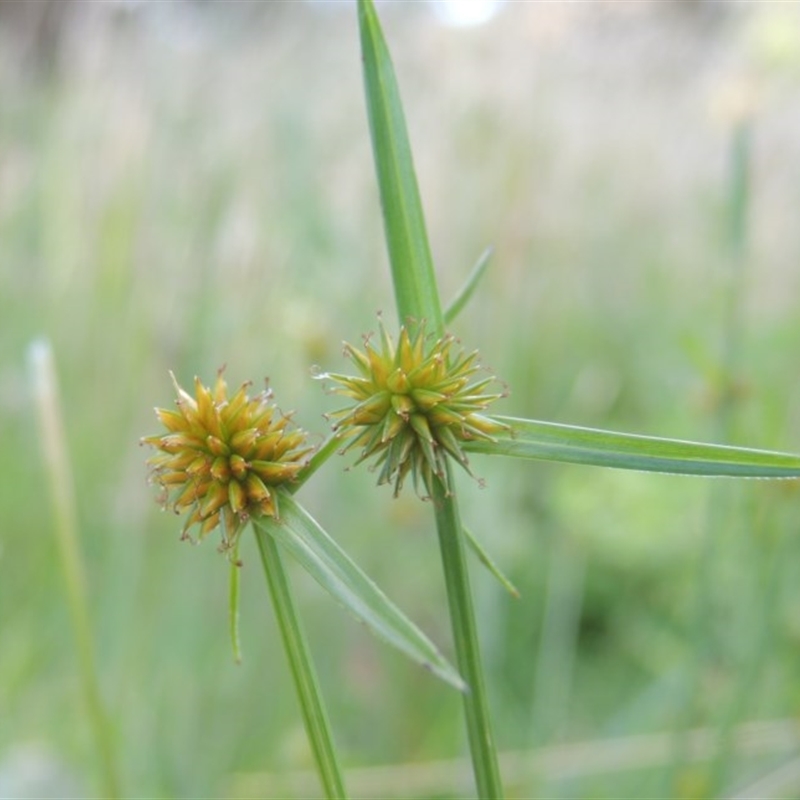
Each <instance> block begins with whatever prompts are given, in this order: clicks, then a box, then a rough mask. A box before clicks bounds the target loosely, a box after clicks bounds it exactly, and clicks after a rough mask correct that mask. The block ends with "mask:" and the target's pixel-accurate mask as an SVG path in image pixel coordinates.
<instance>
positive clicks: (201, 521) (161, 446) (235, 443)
mask: <svg viewBox="0 0 800 800" xmlns="http://www.w3.org/2000/svg"><path fill="white" fill-rule="evenodd" d="M170 374H171V373H170ZM172 381H173V383H174V384H175V391H176V392H177V393H178V399H177V401H176V403H177V407H178V408H177V411H172V410H168V409H164V408H157V409H156V416H157V417H158V418H159V420H160V421H161V423H162V424H163V425H164V427H165V428H166V429H167V433H165V434H161V435H156V436H146V437H145V438H143V439H142V442H143V443H144V444H149V445H150V446H152V447H155V448H156V449H157V450H158V451H159V453H158V454H157V455H154V456H153V457H152V458H150V459H149V460H148V462H147V463H148V464H149V465H150V466H151V467H152V471H153V477H152V479H153V482H154V483H157V484H158V485H159V486H161V487H162V489H163V494H162V496H161V500H162V502H163V504H164V507H165V508H171V509H172V510H173V511H175V513H176V514H180V513H182V512H188V517H187V519H186V523H185V525H184V526H183V538H189V529H190V528H191V527H192V526H193V525H199V526H200V537H199V538H200V539H203V538H204V537H205V536H207V535H208V534H209V533H210V532H211V531H213V530H214V529H215V528H216V527H218V526H219V525H221V526H222V545H221V548H220V549H223V550H227V549H230V548H233V547H235V545H236V541H237V538H238V535H239V532H240V530H241V528H242V526H243V525H244V524H245V523H246V522H247V520H248V518H249V517H251V516H261V515H267V516H277V509H276V499H275V493H274V489H275V487H276V486H280V485H281V484H282V483H285V482H287V481H291V480H292V479H293V478H294V477H295V476H296V475H297V473H298V472H299V471H300V470H301V469H302V468H303V467H304V466H305V463H306V462H305V460H304V456H306V455H307V454H308V453H310V452H311V451H312V450H313V448H311V447H307V446H305V445H306V434H305V432H304V431H302V430H300V429H298V428H294V429H292V430H289V427H288V426H289V423H290V418H289V417H287V416H284V415H283V414H281V412H280V411H279V410H278V408H277V407H276V406H275V404H274V403H273V402H272V393H271V392H270V391H269V390H265V391H263V392H261V393H260V394H258V395H256V397H253V398H251V397H250V396H249V395H248V394H247V390H248V388H249V387H250V383H244V384H242V386H241V388H240V389H239V390H238V391H237V392H236V394H234V395H233V397H231V398H230V399H228V386H227V384H226V383H225V381H224V380H223V378H222V370H220V372H219V374H218V376H217V381H216V383H215V385H214V388H213V390H212V389H209V388H207V387H205V386H203V384H202V383H201V382H200V379H199V378H195V382H194V383H195V396H194V397H192V396H191V395H189V394H188V393H187V392H185V391H184V390H183V389H182V388H181V387H180V386H179V385H178V382H177V381H176V380H175V376H174V375H172Z"/></svg>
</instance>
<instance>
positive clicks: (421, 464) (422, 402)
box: [320, 321, 506, 496]
mask: <svg viewBox="0 0 800 800" xmlns="http://www.w3.org/2000/svg"><path fill="white" fill-rule="evenodd" d="M379 324H380V346H379V348H376V347H373V345H372V343H371V341H370V337H369V336H365V337H364V349H363V351H362V350H357V349H356V348H355V347H353V346H352V345H350V344H347V343H345V355H347V356H348V357H349V358H350V359H351V360H352V361H353V363H354V364H355V365H356V367H358V370H359V372H360V373H361V374H360V375H359V376H357V377H351V376H348V375H339V374H336V373H327V374H325V375H321V376H320V377H321V378H329V379H330V380H332V381H334V382H335V383H336V384H337V386H336V388H335V389H334V390H333V391H334V393H336V394H340V395H344V396H345V397H349V398H351V399H352V400H354V401H355V403H354V404H353V405H350V406H348V407H346V408H342V409H339V410H338V411H334V412H332V413H331V414H329V415H328V416H329V418H331V419H332V420H333V422H334V425H333V427H334V430H336V431H338V432H339V433H340V435H341V436H342V437H343V438H348V439H349V440H350V441H349V442H348V443H347V446H346V447H345V448H344V449H345V451H346V450H349V449H351V448H353V447H361V448H362V451H361V455H360V457H359V458H358V461H357V462H356V463H360V462H362V461H364V460H365V459H368V458H371V457H372V456H376V459H375V462H374V466H373V468H375V469H378V468H379V469H380V473H379V476H378V483H379V484H382V483H390V482H394V493H395V496H397V494H398V493H399V492H400V490H401V489H402V487H403V481H404V480H405V478H406V476H407V475H408V473H409V472H411V473H412V476H413V479H414V486H415V487H417V489H418V487H419V480H420V479H421V480H422V483H423V484H424V486H425V488H426V489H427V491H428V493H429V494H430V493H431V486H432V481H433V478H434V476H435V477H436V478H438V479H439V480H440V481H441V482H442V484H443V485H444V487H445V490H448V491H449V487H448V485H447V472H446V470H445V464H446V457H447V456H448V455H450V456H452V457H453V458H455V459H456V461H458V463H459V464H461V466H463V467H464V468H465V469H466V470H467V471H469V467H468V462H467V456H466V454H465V453H464V451H463V449H462V446H461V445H462V443H463V442H464V441H467V440H470V439H489V440H491V439H492V434H494V433H499V432H500V431H502V430H505V429H506V426H504V425H502V424H501V423H499V422H496V421H495V420H493V419H491V418H489V417H486V416H483V415H482V414H481V413H480V412H482V411H483V410H484V409H486V407H487V406H488V405H489V404H490V403H492V402H494V401H495V400H497V399H498V398H500V397H503V396H504V393H501V394H485V393H484V389H486V387H487V386H489V385H490V384H491V383H493V382H494V380H495V379H494V377H493V376H490V377H488V378H483V379H479V380H475V379H474V376H475V373H476V372H478V371H479V370H480V369H481V367H480V365H479V363H478V352H477V351H475V352H472V353H469V354H465V353H464V352H463V351H457V348H456V346H455V345H456V339H455V337H453V336H450V335H447V336H444V337H442V338H441V339H438V340H435V341H434V340H433V339H432V337H427V336H426V335H425V331H424V326H423V325H420V326H419V327H418V329H417V332H416V333H415V334H413V335H412V334H409V332H408V330H407V329H406V328H405V327H402V328H400V336H399V338H398V342H397V345H396V346H395V344H394V342H393V341H392V340H391V338H390V337H389V335H388V334H387V333H386V329H385V328H384V326H383V322H382V321H380V322H379Z"/></svg>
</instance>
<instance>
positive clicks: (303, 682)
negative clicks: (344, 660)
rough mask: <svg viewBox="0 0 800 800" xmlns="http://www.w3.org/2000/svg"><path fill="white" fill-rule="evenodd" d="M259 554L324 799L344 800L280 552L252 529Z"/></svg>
mask: <svg viewBox="0 0 800 800" xmlns="http://www.w3.org/2000/svg"><path fill="white" fill-rule="evenodd" d="M253 530H254V532H255V535H256V541H257V542H258V549H259V551H260V552H261V562H262V563H263V565H264V573H265V575H266V576H267V584H268V585H269V593H270V596H271V598H272V605H273V607H274V609H275V615H276V617H277V619H278V627H279V628H280V632H281V639H282V640H283V649H284V651H285V652H286V657H287V658H288V659H289V667H290V669H291V672H292V678H293V680H294V685H295V689H296V690H297V697H298V700H299V701H300V709H301V711H302V714H303V721H304V723H305V727H306V734H307V735H308V740H309V743H310V744H311V749H312V751H313V754H314V762H315V763H316V766H317V772H318V774H319V778H320V781H321V782H322V786H323V788H324V789H325V796H326V797H327V798H329V800H334V798H337V799H341V800H344V799H345V798H346V797H347V793H346V791H345V788H344V780H343V779H342V772H341V768H340V767H339V762H338V759H337V756H336V748H335V746H334V743H333V737H332V735H331V729H330V723H329V722H328V716H327V713H326V712H325V706H324V705H323V702H322V695H321V692H320V688H319V683H318V681H317V676H316V674H315V672H314V667H313V666H312V663H311V653H310V651H309V647H308V643H307V642H306V637H305V634H304V632H303V629H302V627H301V625H300V618H299V617H298V614H297V609H296V607H295V603H294V598H293V595H292V590H291V586H290V585H289V576H288V575H287V574H286V570H285V568H284V565H283V560H282V558H281V553H280V549H279V548H278V545H277V543H276V542H275V540H274V539H273V538H272V536H271V535H270V534H269V533H267V532H266V531H262V530H259V529H258V528H256V527H255V526H253Z"/></svg>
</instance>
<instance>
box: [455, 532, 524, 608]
mask: <svg viewBox="0 0 800 800" xmlns="http://www.w3.org/2000/svg"><path fill="white" fill-rule="evenodd" d="M462 530H463V531H464V536H465V538H466V540H467V544H468V545H469V546H470V548H471V549H472V552H473V553H475V555H476V556H477V557H478V560H479V561H480V562H481V564H483V566H484V567H486V569H488V570H489V572H491V573H492V575H493V576H494V577H495V579H496V580H497V581H498V582H499V583H500V585H501V586H502V587H503V588H504V589H505V590H506V591H507V592H508V593H509V594H510V595H511V596H512V597H514V598H516V599H519V596H520V595H519V589H517V587H516V586H514V584H513V583H511V581H510V580H509V579H508V578H507V577H506V576H505V574H504V573H503V570H501V569H500V567H498V566H497V563H496V562H495V561H494V559H493V558H492V557H491V556H490V555H489V554H488V553H487V552H486V550H484V548H483V545H482V544H481V543H480V542H479V541H478V540H477V539H476V538H475V534H474V533H472V531H471V530H470V529H469V528H467V527H463V526H462Z"/></svg>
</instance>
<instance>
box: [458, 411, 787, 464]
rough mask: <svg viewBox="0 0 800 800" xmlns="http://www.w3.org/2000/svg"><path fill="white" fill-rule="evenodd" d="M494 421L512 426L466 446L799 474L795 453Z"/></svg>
mask: <svg viewBox="0 0 800 800" xmlns="http://www.w3.org/2000/svg"><path fill="white" fill-rule="evenodd" d="M493 419H495V420H497V421H498V422H501V423H504V424H505V425H508V426H509V430H508V432H507V433H503V434H499V435H496V436H495V441H493V442H489V441H477V440H473V441H469V442H464V445H463V447H464V449H465V450H468V451H470V452H472V453H492V454H494V455H503V456H514V457H516V458H533V459H545V460H549V461H567V462H571V463H574V464H591V465H593V466H597V467H617V468H619V469H636V470H643V471H648V472H670V473H676V474H683V475H707V476H730V477H739V478H798V477H800V456H798V455H793V454H791V453H778V452H772V451H768V450H750V449H747V448H744V447H727V446H723V445H718V444H700V443H698V442H685V441H681V440H679V439H659V438H656V437H654V436H638V435H634V434H628V433H615V432H613V431H603V430H596V429H593V428H579V427H576V426H573V425H559V424H556V423H553V422H539V421H537V420H528V419H514V418H513V417H493Z"/></svg>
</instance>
